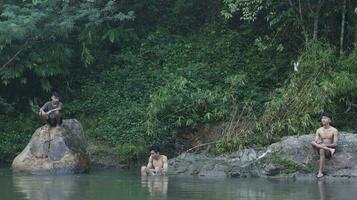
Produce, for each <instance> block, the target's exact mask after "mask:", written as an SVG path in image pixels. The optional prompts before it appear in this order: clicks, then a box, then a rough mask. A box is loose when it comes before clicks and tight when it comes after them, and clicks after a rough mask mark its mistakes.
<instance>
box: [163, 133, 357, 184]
mask: <svg viewBox="0 0 357 200" xmlns="http://www.w3.org/2000/svg"><path fill="white" fill-rule="evenodd" d="M313 138H314V135H302V136H289V137H285V138H283V139H282V140H281V141H280V142H277V143H274V144H272V145H270V146H267V147H265V148H260V149H243V150H239V151H236V152H233V153H231V154H228V155H222V156H217V157H215V156H210V155H199V154H191V153H184V154H181V155H180V156H178V157H176V158H174V159H171V160H170V161H169V165H170V167H169V169H170V173H172V174H185V175H198V176H229V177H247V176H282V175H283V176H285V175H288V176H290V175H294V177H295V176H297V175H299V176H304V177H305V176H313V175H314V174H315V173H316V172H317V169H318V159H319V157H318V154H317V152H316V150H314V149H313V148H312V147H311V145H310V143H311V141H312V140H313ZM325 172H326V174H327V175H329V176H330V177H357V134H352V133H340V137H339V143H338V147H337V149H336V153H335V155H334V156H333V158H332V159H330V160H326V167H325Z"/></svg>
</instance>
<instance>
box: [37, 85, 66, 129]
mask: <svg viewBox="0 0 357 200" xmlns="http://www.w3.org/2000/svg"><path fill="white" fill-rule="evenodd" d="M62 108H63V105H62V103H61V102H60V96H59V94H58V93H57V92H53V93H52V96H51V101H48V102H46V103H45V104H44V105H43V106H42V107H41V108H40V111H39V113H38V115H39V116H40V118H41V119H42V120H43V121H44V122H45V123H46V125H47V126H48V127H51V126H56V127H60V126H61V124H62V117H61V111H62Z"/></svg>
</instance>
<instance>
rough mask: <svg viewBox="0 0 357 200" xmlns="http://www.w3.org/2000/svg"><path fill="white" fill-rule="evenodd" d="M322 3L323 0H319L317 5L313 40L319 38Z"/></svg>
mask: <svg viewBox="0 0 357 200" xmlns="http://www.w3.org/2000/svg"><path fill="white" fill-rule="evenodd" d="M321 4H322V3H321V0H319V2H318V3H317V6H316V11H315V14H314V32H313V36H312V39H313V40H317V33H318V30H319V15H320V9H321Z"/></svg>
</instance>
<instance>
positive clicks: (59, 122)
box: [55, 111, 62, 127]
mask: <svg viewBox="0 0 357 200" xmlns="http://www.w3.org/2000/svg"><path fill="white" fill-rule="evenodd" d="M61 116H62V115H61V112H60V111H55V118H56V127H60V126H61Z"/></svg>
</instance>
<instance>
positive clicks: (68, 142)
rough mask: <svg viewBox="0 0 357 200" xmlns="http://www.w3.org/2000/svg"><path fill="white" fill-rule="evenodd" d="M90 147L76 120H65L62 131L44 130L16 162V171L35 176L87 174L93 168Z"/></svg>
mask: <svg viewBox="0 0 357 200" xmlns="http://www.w3.org/2000/svg"><path fill="white" fill-rule="evenodd" d="M86 147H87V144H86V142H85V139H84V134H83V128H82V126H81V124H80V123H79V122H78V121H77V120H75V119H69V120H64V121H63V124H62V127H59V128H53V127H52V128H50V129H49V128H48V127H47V126H42V127H40V128H38V129H37V130H36V131H35V133H34V134H33V135H32V138H31V140H30V142H29V143H28V144H27V146H26V148H25V149H24V150H23V151H22V152H21V153H20V154H19V155H18V156H17V157H16V158H15V159H14V161H13V163H12V169H13V171H15V172H25V173H31V174H73V173H83V172H86V171H88V170H89V167H90V159H89V155H88V153H87V152H86Z"/></svg>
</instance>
